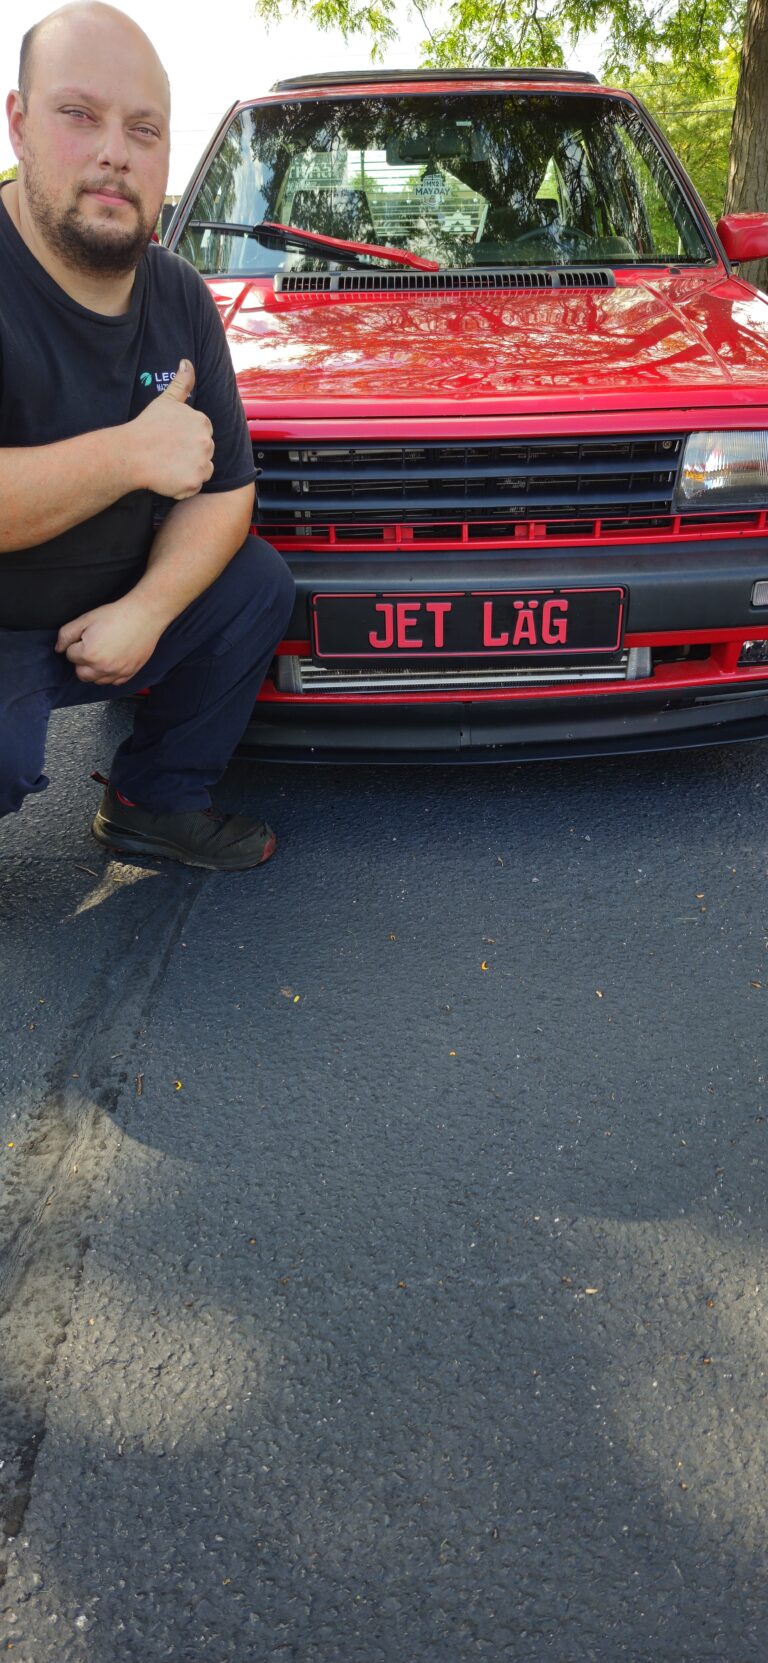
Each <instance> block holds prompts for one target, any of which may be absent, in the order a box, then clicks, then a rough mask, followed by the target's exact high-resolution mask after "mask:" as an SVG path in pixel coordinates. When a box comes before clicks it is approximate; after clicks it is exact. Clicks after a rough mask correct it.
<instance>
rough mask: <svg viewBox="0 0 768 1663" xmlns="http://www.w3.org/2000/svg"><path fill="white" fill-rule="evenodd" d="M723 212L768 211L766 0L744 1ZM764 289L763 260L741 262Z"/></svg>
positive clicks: (767, 271) (767, 280)
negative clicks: (743, 17)
mask: <svg viewBox="0 0 768 1663" xmlns="http://www.w3.org/2000/svg"><path fill="white" fill-rule="evenodd" d="M725 212H726V213H727V214H755V213H768V0H748V4H747V16H746V23H745V28H744V45H743V47H742V53H741V69H740V72H739V85H738V90H737V93H736V108H735V110H734V112H733V127H732V129H731V150H730V158H729V164H728V189H727V191H726V193H725ZM741 269H742V271H743V273H744V276H745V277H746V278H747V280H748V281H749V282H750V283H755V284H757V286H758V288H761V289H768V260H751V261H750V262H749V264H748V265H745V266H742V268H741Z"/></svg>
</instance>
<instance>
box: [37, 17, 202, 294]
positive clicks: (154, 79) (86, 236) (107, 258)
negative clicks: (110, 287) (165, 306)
mask: <svg viewBox="0 0 768 1663" xmlns="http://www.w3.org/2000/svg"><path fill="white" fill-rule="evenodd" d="M6 109H7V112H8V124H9V134H10V138H11V143H12V145H13V148H14V151H15V153H16V157H17V160H18V163H19V170H18V181H17V190H16V195H15V197H14V198H12V199H11V208H12V209H14V210H17V218H18V222H19V226H20V229H21V231H22V235H26V240H27V242H28V244H29V246H30V247H31V248H32V249H33V252H35V253H36V254H37V257H38V258H41V257H44V260H45V259H49V260H50V259H52V260H53V261H54V263H55V262H58V263H59V264H60V263H61V262H63V263H64V264H66V265H67V266H68V268H70V269H72V270H75V271H77V272H80V273H83V272H89V273H90V274H91V276H97V277H98V276H99V274H101V275H103V277H104V279H105V281H107V282H109V281H111V280H112V279H113V278H115V279H120V278H121V276H122V274H126V273H127V274H130V272H131V271H133V270H135V267H136V265H137V264H138V262H139V260H140V259H141V257H142V254H143V252H144V250H145V248H146V246H147V243H148V242H149V240H150V238H151V236H152V230H153V227H154V225H155V222H156V220H157V216H158V214H159V212H160V209H161V207H162V202H163V197H164V194H165V189H166V184H167V180H168V159H169V148H170V89H169V86H168V76H167V75H166V73H165V70H164V69H163V66H162V64H161V62H160V59H159V57H158V55H157V53H156V51H155V48H154V46H153V45H152V42H151V41H150V40H148V39H147V36H146V35H145V33H144V31H143V29H140V28H139V27H138V24H136V23H134V22H133V19H132V18H130V17H126V15H125V13H124V12H120V11H118V10H117V9H116V7H114V6H107V5H103V4H101V3H100V0H75V4H73V5H68V6H61V7H60V8H59V9H58V10H57V11H55V12H51V13H50V14H49V16H48V17H44V18H42V19H41V20H40V22H39V23H36V24H35V26H34V28H33V29H30V31H29V33H28V34H26V35H25V37H24V41H23V44H22V49H21V64H20V69H19V88H18V91H17V92H12V93H10V94H9V96H8V101H7V104H6ZM49 269H52V268H51V267H50V266H49Z"/></svg>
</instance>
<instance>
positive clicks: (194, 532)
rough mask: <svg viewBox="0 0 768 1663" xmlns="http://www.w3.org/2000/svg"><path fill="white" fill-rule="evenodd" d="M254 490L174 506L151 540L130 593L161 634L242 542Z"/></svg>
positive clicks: (213, 494)
mask: <svg viewBox="0 0 768 1663" xmlns="http://www.w3.org/2000/svg"><path fill="white" fill-rule="evenodd" d="M253 499H254V487H253V486H252V485H245V486H243V487H242V488H241V489H239V490H236V491H220V492H211V493H210V494H209V495H207V496H205V495H203V496H196V497H191V498H190V499H189V501H188V502H178V503H175V504H174V507H173V508H172V509H171V510H170V512H169V513H168V515H167V516H166V518H165V520H164V521H163V524H162V525H161V527H160V530H159V531H158V533H157V536H156V537H155V540H154V542H153V544H152V548H151V550H150V554H149V560H148V562H147V569H146V571H145V573H144V575H143V577H141V578H140V579H139V582H138V583H137V584H136V586H135V588H134V589H132V590H131V598H132V599H133V600H140V601H141V604H142V606H143V607H145V608H146V609H147V612H148V613H149V614H150V615H151V616H153V617H155V618H156V619H157V620H158V622H159V623H160V625H161V628H162V629H167V628H168V625H169V624H171V623H173V620H174V618H178V616H179V614H180V613H181V612H183V611H184V609H185V607H187V606H190V605H191V603H192V601H194V600H197V597H198V595H202V593H203V591H204V590H205V589H208V588H210V586H211V584H212V583H213V582H214V581H215V579H216V578H217V577H218V576H219V573H220V572H223V570H224V567H225V566H227V565H228V564H229V562H230V560H231V559H232V556H233V554H236V553H237V550H238V549H239V548H240V547H241V546H242V544H243V543H244V542H245V539H246V537H247V535H248V529H249V527H250V524H251V516H252V513H253Z"/></svg>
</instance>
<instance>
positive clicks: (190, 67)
mask: <svg viewBox="0 0 768 1663" xmlns="http://www.w3.org/2000/svg"><path fill="white" fill-rule="evenodd" d="M55 4H56V0H14V4H13V6H12V7H11V6H10V5H3V6H2V7H1V9H0V89H1V90H2V95H3V105H4V104H5V95H6V93H7V92H9V91H10V89H11V88H12V87H15V86H16V82H17V79H18V67H19V46H20V44H21V37H22V35H23V34H24V32H25V30H27V29H28V28H29V27H30V25H31V24H33V23H36V22H37V21H38V19H39V18H40V17H44V16H45V15H46V13H47V12H49V11H52V10H53V9H54V6H55ZM121 10H122V11H124V12H127V13H128V16H129V17H132V18H134V19H135V21H136V22H137V23H138V24H140V26H141V28H142V29H144V30H145V31H146V33H147V34H148V35H149V37H150V39H151V40H152V42H153V44H154V45H155V47H156V48H157V51H158V52H159V54H160V57H161V58H162V60H163V63H164V64H165V67H166V69H167V71H168V75H169V77H170V82H171V171H170V175H169V179H168V190H169V192H170V193H171V194H172V195H178V194H179V193H180V192H181V191H182V190H183V188H184V185H185V184H186V182H187V179H188V177H189V175H190V174H191V172H192V170H193V168H194V167H195V165H196V163H197V161H198V160H199V157H200V155H201V153H202V151H203V149H204V148H205V146H206V144H207V141H208V140H209V138H210V137H211V134H212V133H213V130H214V128H215V126H216V124H217V122H218V120H219V118H220V117H221V116H222V115H223V114H224V111H225V110H227V109H228V108H229V106H230V104H233V103H234V102H235V100H236V99H239V98H252V97H255V96H257V95H258V94H259V93H262V92H266V91H267V89H268V88H269V87H270V86H271V85H272V82H273V81H277V80H280V79H282V78H286V77H288V76H291V75H304V74H308V73H311V72H313V71H317V70H321V69H347V68H354V69H362V68H366V67H368V66H370V61H371V56H370V48H369V47H368V46H367V45H366V43H365V40H364V39H363V38H362V37H361V38H360V39H359V40H356V41H354V42H352V43H350V44H345V43H344V40H343V39H342V36H341V35H340V34H338V33H332V32H325V31H323V32H320V31H319V30H317V29H315V28H313V27H312V26H311V25H310V24H309V23H308V22H307V21H306V20H304V19H301V20H297V19H295V18H288V19H286V21H285V22H284V23H280V24H276V25H272V27H271V28H269V29H267V27H266V25H265V24H264V23H263V22H262V21H261V19H257V18H256V17H255V16H254V12H253V0H205V3H202V0H122V5H121ZM11 13H12V15H11ZM396 20H397V24H398V30H399V34H398V39H397V41H396V42H394V43H393V44H392V46H391V47H389V49H388V51H387V53H386V56H385V58H384V63H385V65H387V66H388V67H395V68H399V69H408V68H412V67H415V66H416V65H417V64H418V63H419V62H420V58H421V52H420V45H421V42H422V40H423V39H424V25H423V23H422V22H421V19H420V18H419V17H418V15H417V14H416V12H414V11H413V10H412V9H411V7H410V6H409V4H408V0H400V4H399V5H398V9H397V13H396ZM570 63H571V67H572V68H574V69H587V68H590V69H591V68H593V67H596V65H594V64H593V63H592V62H591V61H590V58H589V56H588V55H587V56H584V54H583V52H579V53H574V54H573V55H572V56H571V59H570ZM14 160H15V158H14V155H13V151H12V150H11V145H10V141H9V139H8V130H7V126H6V123H5V115H4V113H3V116H2V132H1V134H0V173H2V172H3V170H4V169H5V168H7V167H10V166H11V165H12V163H13V162H14Z"/></svg>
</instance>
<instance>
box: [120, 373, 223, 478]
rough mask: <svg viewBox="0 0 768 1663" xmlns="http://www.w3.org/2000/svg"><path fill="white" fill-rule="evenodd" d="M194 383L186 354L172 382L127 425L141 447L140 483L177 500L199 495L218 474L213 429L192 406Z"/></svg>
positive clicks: (137, 446)
mask: <svg viewBox="0 0 768 1663" xmlns="http://www.w3.org/2000/svg"><path fill="white" fill-rule="evenodd" d="M194 385H195V371H194V366H193V365H192V364H190V362H189V359H188V358H182V360H181V363H180V364H179V367H178V369H177V371H176V374H175V376H174V378H173V381H170V382H169V383H168V386H167V387H166V389H165V391H164V392H163V393H161V394H160V396H159V398H156V399H154V400H153V402H152V404H150V405H148V406H147V409H146V410H142V413H141V415H140V416H136V417H134V420H133V421H132V422H129V423H128V427H127V429H126V432H128V433H130V435H131V440H132V442H133V443H134V444H135V446H136V466H137V474H138V483H139V484H140V485H141V486H142V487H143V488H144V489H145V490H148V491H156V492H157V494H158V496H161V497H175V498H176V500H177V502H182V501H183V500H184V499H185V497H194V496H197V493H198V491H199V490H200V487H201V485H204V484H205V482H206V480H208V479H210V477H211V474H212V473H213V428H212V427H211V424H210V422H209V420H208V417H207V416H205V415H203V412H202V411H201V410H192V409H191V408H190V406H189V405H188V404H187V399H188V398H189V395H190V393H191V392H192V391H193V388H194Z"/></svg>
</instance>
